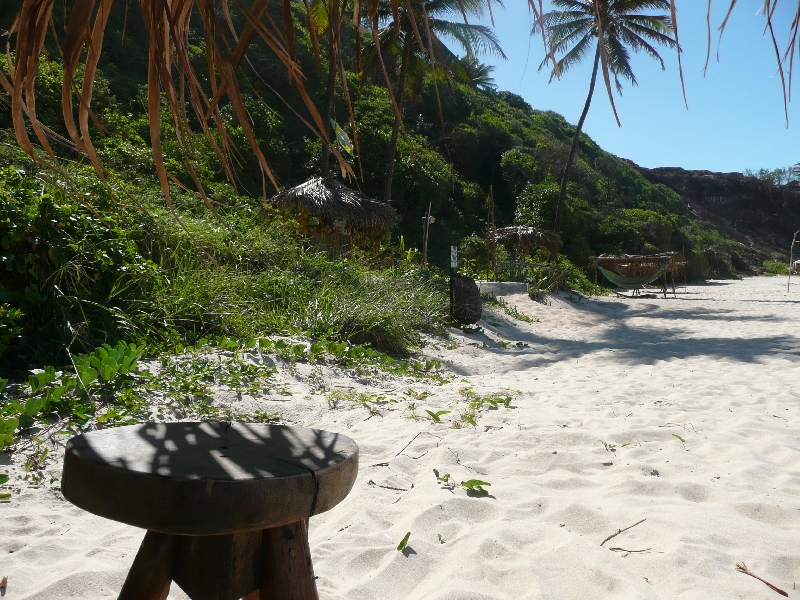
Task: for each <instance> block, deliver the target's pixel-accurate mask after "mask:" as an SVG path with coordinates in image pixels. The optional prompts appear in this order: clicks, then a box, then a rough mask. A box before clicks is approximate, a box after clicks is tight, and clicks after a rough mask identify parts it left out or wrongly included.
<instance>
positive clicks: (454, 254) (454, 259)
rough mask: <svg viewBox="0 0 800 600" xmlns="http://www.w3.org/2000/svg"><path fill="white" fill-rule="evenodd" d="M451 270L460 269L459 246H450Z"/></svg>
mask: <svg viewBox="0 0 800 600" xmlns="http://www.w3.org/2000/svg"><path fill="white" fill-rule="evenodd" d="M450 268H451V269H457V268H458V246H450Z"/></svg>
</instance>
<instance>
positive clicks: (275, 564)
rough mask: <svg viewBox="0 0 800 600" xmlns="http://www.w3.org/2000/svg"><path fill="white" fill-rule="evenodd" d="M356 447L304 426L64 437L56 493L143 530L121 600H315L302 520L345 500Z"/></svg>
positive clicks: (144, 429)
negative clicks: (177, 592)
mask: <svg viewBox="0 0 800 600" xmlns="http://www.w3.org/2000/svg"><path fill="white" fill-rule="evenodd" d="M357 473H358V446H356V444H355V442H354V441H353V440H351V439H350V438H348V437H345V436H343V435H338V434H336V433H330V432H328V431H320V430H318V429H305V428H302V427H288V426H283V425H263V424H245V423H236V424H227V423H153V424H143V425H131V426H128V427H118V428H115V429H104V430H102V431H93V432H91V433H86V434H84V435H79V436H76V437H74V438H72V439H71V440H70V441H69V442H68V443H67V448H66V454H65V456H64V473H63V477H62V480H61V489H62V491H63V492H64V496H65V497H66V498H67V500H69V501H70V502H72V503H73V504H75V505H77V506H79V507H81V508H83V509H84V510H87V511H89V512H91V513H94V514H96V515H100V516H102V517H106V518H108V519H114V520H115V521H121V522H123V523H128V524H129V525H135V526H136V527H142V528H144V529H147V533H146V534H145V536H144V541H142V545H141V547H140V548H139V552H138V554H137V555H136V558H135V559H134V561H133V566H132V567H131V570H130V571H129V573H128V577H127V578H126V579H125V584H124V585H123V587H122V591H121V592H120V595H119V598H120V600H164V599H165V598H166V597H167V594H168V593H169V587H170V584H171V582H172V581H175V582H176V583H177V584H178V585H179V586H180V587H181V589H183V591H185V592H186V594H188V595H189V597H190V598H192V599H193V600H238V599H239V598H242V597H244V598H246V600H258V599H261V600H316V599H317V598H318V597H319V596H318V595H317V587H316V584H315V582H314V572H313V569H312V566H311V554H310V551H309V547H308V518H309V517H311V516H313V515H316V514H319V513H321V512H325V511H326V510H330V509H331V508H333V507H334V506H336V505H337V504H338V503H339V502H341V501H342V500H343V499H344V497H345V496H347V494H348V493H349V492H350V489H351V488H352V487H353V483H354V482H355V479H356V475H357Z"/></svg>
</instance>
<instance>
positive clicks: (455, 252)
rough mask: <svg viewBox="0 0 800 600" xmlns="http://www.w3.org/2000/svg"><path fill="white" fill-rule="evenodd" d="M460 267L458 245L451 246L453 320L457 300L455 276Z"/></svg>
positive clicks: (451, 311) (451, 317)
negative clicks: (454, 304) (454, 303)
mask: <svg viewBox="0 0 800 600" xmlns="http://www.w3.org/2000/svg"><path fill="white" fill-rule="evenodd" d="M457 268H458V246H450V320H451V321H452V320H453V302H454V301H455V298H454V293H455V278H456V269H457Z"/></svg>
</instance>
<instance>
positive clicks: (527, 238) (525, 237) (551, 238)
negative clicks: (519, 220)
mask: <svg viewBox="0 0 800 600" xmlns="http://www.w3.org/2000/svg"><path fill="white" fill-rule="evenodd" d="M487 239H488V241H489V243H490V244H500V245H502V246H505V248H506V249H507V250H508V251H509V252H516V253H517V254H523V255H524V254H530V253H531V252H533V251H534V250H536V249H538V248H545V249H546V250H548V251H549V252H550V253H551V254H558V252H559V250H561V238H560V237H559V236H558V234H557V233H555V232H552V231H547V230H546V229H538V228H537V227H527V226H525V225H514V226H512V227H501V228H499V229H495V230H494V231H491V232H490V233H489V235H488V237H487Z"/></svg>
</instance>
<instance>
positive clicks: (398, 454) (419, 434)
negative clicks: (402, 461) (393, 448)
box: [395, 431, 423, 457]
mask: <svg viewBox="0 0 800 600" xmlns="http://www.w3.org/2000/svg"><path fill="white" fill-rule="evenodd" d="M422 433H423V432H422V431H420V432H419V433H418V434H417V435H415V436H414V437H413V438H411V442H408V443H407V444H406V445H405V446H403V450H400V452H398V453H397V454H395V457H397V456H400V455H401V454H402V453H403V451H404V450H405V449H406V448H408V447H409V446H410V445H411V443H412V442H413V441H414V440H415V439H417V438H418V437H419V436H421V435H422Z"/></svg>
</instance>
